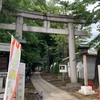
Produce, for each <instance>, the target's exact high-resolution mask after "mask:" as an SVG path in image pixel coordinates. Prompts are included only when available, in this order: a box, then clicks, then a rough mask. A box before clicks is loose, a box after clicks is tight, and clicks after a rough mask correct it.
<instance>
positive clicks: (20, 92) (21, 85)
mask: <svg viewBox="0 0 100 100" xmlns="http://www.w3.org/2000/svg"><path fill="white" fill-rule="evenodd" d="M24 92H25V63H20V74H19V82H18V88H17V93H16V100H24Z"/></svg>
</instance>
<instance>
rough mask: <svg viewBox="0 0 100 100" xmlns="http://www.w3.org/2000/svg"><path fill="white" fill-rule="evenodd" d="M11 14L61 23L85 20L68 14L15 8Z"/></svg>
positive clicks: (82, 22) (78, 22) (82, 21)
mask: <svg viewBox="0 0 100 100" xmlns="http://www.w3.org/2000/svg"><path fill="white" fill-rule="evenodd" d="M12 15H14V16H20V17H24V18H29V19H35V20H42V21H51V22H61V23H70V22H71V23H75V24H84V23H85V22H86V21H85V20H79V19H75V18H74V17H73V16H69V15H55V14H44V13H39V12H31V11H25V10H17V13H15V14H12Z"/></svg>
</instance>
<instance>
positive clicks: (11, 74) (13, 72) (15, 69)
mask: <svg viewBox="0 0 100 100" xmlns="http://www.w3.org/2000/svg"><path fill="white" fill-rule="evenodd" d="M20 56H21V44H20V43H19V42H18V41H17V40H16V39H14V37H13V36H12V37H11V47H10V59H9V66H8V75H7V81H6V88H5V93H4V99H3V100H13V97H14V96H15V92H16V88H17V84H18V77H19V64H20Z"/></svg>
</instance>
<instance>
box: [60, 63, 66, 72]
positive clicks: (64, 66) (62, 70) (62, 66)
mask: <svg viewBox="0 0 100 100" xmlns="http://www.w3.org/2000/svg"><path fill="white" fill-rule="evenodd" d="M59 72H61V73H64V72H67V66H66V65H59Z"/></svg>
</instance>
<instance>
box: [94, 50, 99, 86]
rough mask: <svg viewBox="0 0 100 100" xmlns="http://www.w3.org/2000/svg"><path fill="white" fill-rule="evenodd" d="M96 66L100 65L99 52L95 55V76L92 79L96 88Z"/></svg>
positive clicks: (97, 81)
mask: <svg viewBox="0 0 100 100" xmlns="http://www.w3.org/2000/svg"><path fill="white" fill-rule="evenodd" d="M98 65H100V50H99V51H98V53H97V58H96V63H95V76H94V79H93V83H94V85H96V86H98V84H99V79H98Z"/></svg>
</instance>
